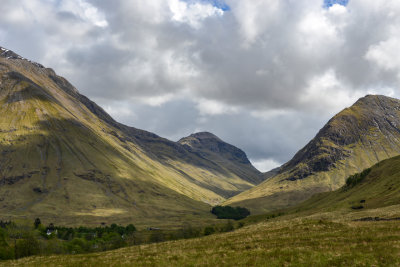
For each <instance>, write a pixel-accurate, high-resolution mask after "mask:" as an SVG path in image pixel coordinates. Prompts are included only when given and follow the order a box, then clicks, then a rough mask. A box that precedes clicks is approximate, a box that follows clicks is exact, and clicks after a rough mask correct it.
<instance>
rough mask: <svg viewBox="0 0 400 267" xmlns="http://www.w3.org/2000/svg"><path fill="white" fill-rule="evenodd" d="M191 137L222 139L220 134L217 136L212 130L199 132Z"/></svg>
mask: <svg viewBox="0 0 400 267" xmlns="http://www.w3.org/2000/svg"><path fill="white" fill-rule="evenodd" d="M190 137H194V138H197V139H216V140H221V139H220V138H219V137H218V136H216V135H215V134H213V133H210V132H197V133H194V134H191V135H190Z"/></svg>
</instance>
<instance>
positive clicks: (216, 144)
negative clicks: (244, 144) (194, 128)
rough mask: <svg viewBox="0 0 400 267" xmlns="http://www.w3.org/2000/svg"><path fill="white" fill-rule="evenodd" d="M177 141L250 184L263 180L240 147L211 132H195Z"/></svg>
mask: <svg viewBox="0 0 400 267" xmlns="http://www.w3.org/2000/svg"><path fill="white" fill-rule="evenodd" d="M178 143H180V144H181V145H183V146H184V147H185V148H186V149H187V150H189V151H191V152H193V153H196V154H197V155H199V156H200V157H203V158H206V159H210V160H212V161H213V162H215V163H217V164H219V165H223V166H225V167H226V168H227V169H228V170H229V171H230V172H231V173H234V174H235V175H237V176H239V177H244V178H243V179H245V180H246V181H248V182H250V183H252V184H259V183H261V182H262V181H263V176H262V175H261V174H260V172H259V171H258V170H257V169H256V168H254V167H253V165H251V163H250V161H249V159H248V158H247V156H246V154H245V153H244V152H243V151H242V150H241V149H239V148H237V147H234V146H232V145H230V144H228V143H226V142H224V141H222V140H221V139H219V138H218V137H217V136H215V135H214V134H212V133H208V132H201V133H195V134H192V135H190V136H188V137H185V138H182V139H181V140H179V141H178Z"/></svg>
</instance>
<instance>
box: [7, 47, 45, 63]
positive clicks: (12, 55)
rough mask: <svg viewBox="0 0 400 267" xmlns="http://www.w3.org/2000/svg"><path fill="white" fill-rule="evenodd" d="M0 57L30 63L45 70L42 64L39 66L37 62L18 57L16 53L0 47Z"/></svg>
mask: <svg viewBox="0 0 400 267" xmlns="http://www.w3.org/2000/svg"><path fill="white" fill-rule="evenodd" d="M0 57H3V58H6V59H14V60H15V59H17V60H24V61H27V62H29V63H32V64H33V65H35V66H36V67H39V68H45V67H44V66H43V65H42V64H39V63H37V62H34V61H32V60H29V59H27V58H24V57H22V56H20V55H18V54H17V53H15V52H14V51H11V50H9V49H7V48H4V47H2V46H0Z"/></svg>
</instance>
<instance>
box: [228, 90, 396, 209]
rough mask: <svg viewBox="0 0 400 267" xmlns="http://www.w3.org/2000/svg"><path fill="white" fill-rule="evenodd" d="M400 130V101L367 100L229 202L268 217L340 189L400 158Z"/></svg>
mask: <svg viewBox="0 0 400 267" xmlns="http://www.w3.org/2000/svg"><path fill="white" fill-rule="evenodd" d="M399 127H400V101H399V100H397V99H393V98H389V97H385V96H375V95H368V96H366V97H364V98H361V99H359V100H358V101H357V102H356V103H355V104H354V105H353V106H351V107H350V108H346V109H344V110H343V111H342V112H340V113H339V114H337V115H336V116H334V117H333V118H332V119H331V120H330V121H329V122H328V123H327V124H326V125H325V126H324V127H323V128H322V129H321V130H320V131H319V133H318V134H317V136H316V137H315V138H314V139H313V140H311V141H310V142H309V143H308V144H307V145H306V146H305V147H304V148H303V149H301V150H300V151H299V152H298V153H297V154H296V155H295V156H294V157H293V159H292V160H290V161H289V162H288V163H286V164H284V165H283V166H282V167H281V168H280V169H279V171H278V172H277V174H276V175H275V176H273V177H272V178H269V179H267V180H266V181H265V182H263V183H262V184H260V185H258V186H256V187H254V188H252V189H250V190H248V191H246V192H244V193H241V194H239V195H237V196H234V197H233V198H231V199H229V200H228V201H227V202H225V203H226V204H229V205H242V206H246V207H249V208H250V209H252V210H253V212H256V213H262V212H268V211H271V210H275V209H281V208H285V207H289V206H293V205H296V204H298V203H300V202H301V201H304V200H306V199H307V198H309V197H310V196H312V195H313V194H315V193H319V192H324V191H331V190H335V189H337V188H339V187H341V186H342V185H343V184H344V183H345V179H346V178H347V177H348V176H349V175H352V174H354V173H357V172H360V171H361V170H363V169H364V168H368V167H370V166H372V165H373V164H375V163H377V162H379V161H381V160H384V159H387V158H390V157H393V156H396V155H399V154H400V128H399Z"/></svg>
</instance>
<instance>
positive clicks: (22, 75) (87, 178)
mask: <svg viewBox="0 0 400 267" xmlns="http://www.w3.org/2000/svg"><path fill="white" fill-rule="evenodd" d="M213 138H214V139H215V140H218V142H217V143H218V144H217V147H220V148H219V150H216V151H213V150H212V149H213V148H212V147H210V146H209V145H208V143H207V144H206V143H205V144H204V147H202V145H196V146H190V142H189V141H187V142H185V141H182V140H181V142H172V141H169V140H167V139H165V138H161V137H159V136H157V135H155V134H153V133H150V132H146V131H143V130H139V129H136V128H133V127H129V126H126V125H123V124H120V123H118V122H116V121H115V120H114V119H113V118H112V117H111V116H109V115H108V114H107V113H106V112H105V111H104V110H103V109H102V108H101V107H99V106H98V105H96V104H95V103H94V102H92V101H91V100H89V99H88V98H87V97H85V96H83V95H81V94H80V93H79V92H78V90H76V88H74V87H73V86H72V85H71V84H70V83H69V82H68V81H67V80H66V79H64V78H62V77H60V76H58V75H57V74H56V73H55V72H54V71H53V70H52V69H49V68H45V67H44V66H42V65H41V64H38V63H35V62H32V61H29V60H27V59H25V58H23V57H21V56H19V55H17V54H16V53H14V52H12V51H10V50H7V49H5V48H0V219H7V218H17V217H21V218H34V217H40V218H42V219H45V220H51V221H53V222H55V223H63V224H67V223H75V224H78V223H79V224H81V223H84V224H89V223H90V224H98V223H100V222H116V223H118V222H121V223H125V222H134V223H136V224H137V225H140V224H147V225H148V224H150V223H151V224H153V225H154V224H164V225H167V224H176V223H181V222H182V221H185V220H192V221H196V220H199V219H210V218H212V217H211V215H209V208H210V206H209V204H217V203H220V202H222V201H224V200H225V199H226V198H228V197H231V196H233V195H235V194H238V193H240V192H242V191H244V190H246V189H249V188H251V187H253V186H254V185H255V184H258V183H260V182H261V181H262V180H263V178H262V174H261V173H259V172H258V171H257V170H256V169H255V168H254V167H253V166H252V165H251V164H250V162H249V161H248V159H247V157H246V155H245V154H244V153H243V152H242V151H241V150H239V149H237V148H235V147H234V146H231V145H228V144H226V143H224V142H223V141H221V140H220V139H218V138H217V137H215V136H214V137H213ZM182 143H184V144H182ZM220 145H221V146H220ZM235 164H238V165H239V167H237V166H235Z"/></svg>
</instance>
